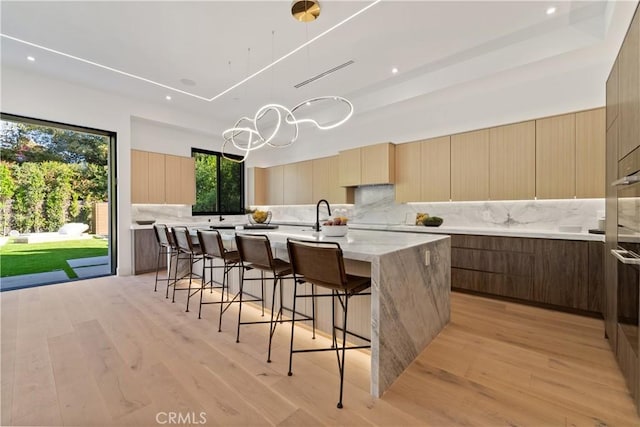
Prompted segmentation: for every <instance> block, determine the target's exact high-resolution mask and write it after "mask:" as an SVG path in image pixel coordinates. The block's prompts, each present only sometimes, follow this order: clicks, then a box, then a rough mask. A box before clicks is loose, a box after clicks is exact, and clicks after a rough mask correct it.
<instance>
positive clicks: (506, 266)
mask: <svg viewBox="0 0 640 427" xmlns="http://www.w3.org/2000/svg"><path fill="white" fill-rule="evenodd" d="M451 267H452V268H453V267H455V268H462V269H465V270H476V271H485V272H490V273H502V274H508V275H513V276H523V277H532V276H533V254H525V253H518V252H507V251H488V250H483V249H470V248H451Z"/></svg>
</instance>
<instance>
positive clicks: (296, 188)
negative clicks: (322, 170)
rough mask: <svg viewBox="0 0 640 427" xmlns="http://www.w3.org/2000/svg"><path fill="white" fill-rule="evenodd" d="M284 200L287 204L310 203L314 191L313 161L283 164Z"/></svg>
mask: <svg viewBox="0 0 640 427" xmlns="http://www.w3.org/2000/svg"><path fill="white" fill-rule="evenodd" d="M282 173H283V201H284V204H285V205H301V204H310V203H312V202H313V200H312V197H313V195H312V191H313V188H312V187H313V184H312V180H313V162H312V161H311V160H309V161H306V162H297V163H289V164H286V165H284V166H283V172H282Z"/></svg>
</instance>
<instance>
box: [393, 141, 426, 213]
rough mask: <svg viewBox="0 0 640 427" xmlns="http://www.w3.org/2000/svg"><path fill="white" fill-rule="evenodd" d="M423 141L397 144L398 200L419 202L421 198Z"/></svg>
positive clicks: (396, 186) (396, 187)
mask: <svg viewBox="0 0 640 427" xmlns="http://www.w3.org/2000/svg"><path fill="white" fill-rule="evenodd" d="M421 151H422V143H421V142H419V141H418V142H409V143H407V144H398V145H396V185H395V189H396V202H398V203H403V202H417V201H420V200H421V198H420V197H421V195H420V185H421V182H422V179H421V178H420V173H421V172H420V171H421V169H422V164H421V161H420V160H421V154H420V153H421Z"/></svg>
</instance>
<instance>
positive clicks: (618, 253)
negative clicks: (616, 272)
mask: <svg viewBox="0 0 640 427" xmlns="http://www.w3.org/2000/svg"><path fill="white" fill-rule="evenodd" d="M611 254H612V255H613V256H614V257H616V258H617V259H618V261H620V262H621V263H623V264H635V265H640V258H636V257H634V256H632V255H630V254H629V251H625V250H624V249H611Z"/></svg>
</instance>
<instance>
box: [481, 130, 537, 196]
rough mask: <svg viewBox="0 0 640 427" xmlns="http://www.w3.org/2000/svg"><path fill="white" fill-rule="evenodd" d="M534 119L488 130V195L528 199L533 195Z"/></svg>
mask: <svg viewBox="0 0 640 427" xmlns="http://www.w3.org/2000/svg"><path fill="white" fill-rule="evenodd" d="M535 159H536V125H535V121H529V122H522V123H516V124H513V125H507V126H499V127H495V128H491V129H490V130H489V199H490V200H531V199H533V198H534V197H535V195H536V162H535Z"/></svg>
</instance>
